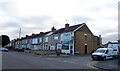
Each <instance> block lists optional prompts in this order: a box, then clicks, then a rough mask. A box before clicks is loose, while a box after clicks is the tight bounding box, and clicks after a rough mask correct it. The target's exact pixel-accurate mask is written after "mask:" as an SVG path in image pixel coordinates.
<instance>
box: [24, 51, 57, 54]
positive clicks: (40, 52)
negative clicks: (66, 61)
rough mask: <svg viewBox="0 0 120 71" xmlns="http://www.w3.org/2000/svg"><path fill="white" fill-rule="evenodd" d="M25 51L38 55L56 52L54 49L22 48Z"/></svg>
mask: <svg viewBox="0 0 120 71" xmlns="http://www.w3.org/2000/svg"><path fill="white" fill-rule="evenodd" d="M24 52H26V53H36V54H40V55H46V54H56V51H54V50H24Z"/></svg>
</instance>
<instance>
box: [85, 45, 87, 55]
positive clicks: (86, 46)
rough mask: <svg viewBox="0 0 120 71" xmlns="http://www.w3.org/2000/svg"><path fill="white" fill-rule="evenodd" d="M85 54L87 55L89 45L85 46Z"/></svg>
mask: <svg viewBox="0 0 120 71" xmlns="http://www.w3.org/2000/svg"><path fill="white" fill-rule="evenodd" d="M85 54H87V45H85Z"/></svg>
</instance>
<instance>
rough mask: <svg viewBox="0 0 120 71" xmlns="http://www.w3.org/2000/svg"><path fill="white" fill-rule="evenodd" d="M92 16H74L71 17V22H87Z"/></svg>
mask: <svg viewBox="0 0 120 71" xmlns="http://www.w3.org/2000/svg"><path fill="white" fill-rule="evenodd" d="M92 20H93V19H92V18H89V17H86V16H74V17H73V18H72V21H73V22H87V21H92Z"/></svg>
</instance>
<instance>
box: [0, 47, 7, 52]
mask: <svg viewBox="0 0 120 71" xmlns="http://www.w3.org/2000/svg"><path fill="white" fill-rule="evenodd" d="M0 50H1V51H4V52H8V49H7V48H0Z"/></svg>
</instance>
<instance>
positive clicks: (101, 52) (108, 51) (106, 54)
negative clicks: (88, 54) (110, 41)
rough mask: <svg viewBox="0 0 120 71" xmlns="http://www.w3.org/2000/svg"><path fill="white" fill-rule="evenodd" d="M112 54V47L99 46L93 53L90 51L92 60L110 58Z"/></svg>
mask: <svg viewBox="0 0 120 71" xmlns="http://www.w3.org/2000/svg"><path fill="white" fill-rule="evenodd" d="M113 56H114V51H113V49H112V48H99V49H97V50H96V51H95V52H94V53H92V59H93V60H106V59H112V58H113Z"/></svg>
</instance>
